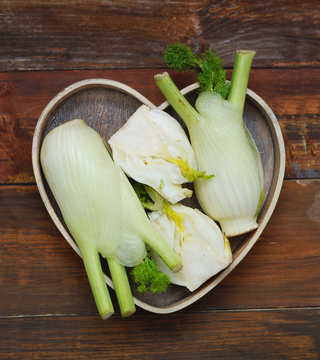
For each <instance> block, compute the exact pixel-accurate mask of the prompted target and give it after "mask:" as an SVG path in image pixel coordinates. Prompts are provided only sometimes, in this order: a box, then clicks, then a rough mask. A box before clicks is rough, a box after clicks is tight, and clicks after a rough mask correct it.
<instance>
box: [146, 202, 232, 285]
mask: <svg viewBox="0 0 320 360" xmlns="http://www.w3.org/2000/svg"><path fill="white" fill-rule="evenodd" d="M167 206H168V205H167ZM167 206H166V207H165V208H162V209H160V210H158V211H153V212H151V213H149V218H150V220H151V222H152V223H153V225H154V227H155V229H157V231H159V233H160V234H161V235H162V236H163V237H164V238H165V239H166V241H167V242H168V244H169V245H170V246H171V247H172V248H173V249H174V250H175V251H176V253H177V254H178V255H179V256H180V258H181V261H182V264H183V268H182V270H180V271H179V272H176V273H173V272H172V271H170V270H169V269H168V268H167V267H166V266H165V265H164V263H163V262H162V260H161V259H160V258H159V256H158V255H157V254H155V253H154V252H151V254H152V257H153V258H154V259H155V261H156V262H157V264H158V266H159V268H160V270H161V271H162V272H163V273H165V274H167V275H168V276H169V277H170V280H171V282H172V283H173V284H176V285H181V286H185V287H187V288H188V290H190V291H194V290H196V289H197V288H198V287H199V286H201V285H202V284H203V283H204V282H205V281H206V280H208V279H209V278H211V277H212V276H214V275H216V274H217V273H219V272H220V271H221V270H223V269H225V268H226V267H227V266H228V265H229V264H230V263H231V261H232V253H231V248H230V244H229V241H228V239H227V238H226V237H225V236H224V235H223V234H222V232H221V230H220V228H219V227H218V225H217V224H216V223H215V222H214V221H213V220H212V219H211V218H209V217H208V216H206V215H205V214H203V213H202V212H201V211H199V210H198V209H192V208H189V207H186V206H183V205H180V204H172V205H169V206H170V210H169V211H168V208H167Z"/></svg>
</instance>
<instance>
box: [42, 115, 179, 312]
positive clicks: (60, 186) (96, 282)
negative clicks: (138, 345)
mask: <svg viewBox="0 0 320 360" xmlns="http://www.w3.org/2000/svg"><path fill="white" fill-rule="evenodd" d="M40 159H41V165H42V169H43V172H44V174H45V177H46V180H47V182H48V184H49V186H50V189H51V191H52V193H53V195H54V197H55V199H56V201H57V204H58V206H59V208H60V210H61V213H62V216H63V218H64V221H65V223H66V225H67V227H68V229H69V231H70V233H71V234H72V236H73V238H74V239H75V241H76V242H77V245H78V246H79V249H80V251H81V255H82V258H83V261H84V264H85V267H86V271H87V275H88V279H89V281H90V284H91V289H92V292H93V295H94V298H95V301H96V305H97V308H98V310H99V313H100V315H101V317H102V318H107V317H108V316H110V315H111V314H112V313H113V307H112V304H111V300H110V298H109V295H108V291H107V287H106V284H105V281H104V277H103V273H102V270H101V265H100V262H99V253H100V254H101V255H102V256H103V257H105V258H107V259H108V264H109V269H110V273H111V276H112V279H113V282H114V285H115V290H116V293H117V297H118V301H119V305H120V307H121V312H122V315H123V316H127V315H130V313H133V312H134V304H133V300H132V295H131V291H130V287H129V283H128V279H127V275H126V272H125V269H124V268H123V266H124V265H126V266H134V265H136V264H138V263H139V262H141V261H142V259H143V258H144V257H145V254H146V249H145V242H146V243H148V244H149V245H150V246H151V247H152V248H153V249H154V250H155V251H156V252H157V253H159V255H160V256H161V257H162V258H163V259H164V261H165V262H166V263H167V264H168V266H169V267H170V268H172V269H173V270H179V268H180V267H181V262H180V259H179V258H178V256H177V255H176V254H175V253H174V251H173V250H172V249H171V248H170V247H169V246H168V245H167V244H166V242H165V241H164V240H163V239H162V238H161V236H160V235H159V234H158V233H157V232H156V231H155V230H154V228H153V226H152V225H151V223H150V221H149V220H148V217H147V216H146V214H145V212H144V209H143V207H142V206H141V204H140V202H139V200H138V198H137V196H136V194H135V192H134V190H133V188H132V187H131V185H130V183H129V181H128V179H127V178H126V176H125V175H124V173H123V172H122V170H121V169H120V168H119V167H118V166H116V165H115V164H114V162H113V161H112V159H111V157H110V155H109V153H108V151H107V149H106V146H105V143H104V142H103V140H102V138H101V137H100V135H99V134H98V133H97V132H96V131H94V130H93V129H92V128H90V127H89V126H87V125H86V124H85V123H84V122H83V121H82V120H73V121H70V122H67V123H66V124H64V125H61V126H59V127H57V128H55V129H54V130H52V131H51V132H50V133H49V134H48V135H47V136H46V137H45V139H44V141H43V144H42V148H41V153H40Z"/></svg>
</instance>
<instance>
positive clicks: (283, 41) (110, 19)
mask: <svg viewBox="0 0 320 360" xmlns="http://www.w3.org/2000/svg"><path fill="white" fill-rule="evenodd" d="M319 15H320V5H319V1H317V0H305V1H300V0H295V1H286V0H280V1H279V0H272V1H268V2H267V3H263V4H261V3H259V2H254V1H250V0H243V1H235V0H226V1H223V2H221V1H217V0H215V1H209V0H201V1H178V0H175V1H169V0H165V1H161V2H156V1H152V0H138V1H134V2H132V1H128V0H122V1H103V0H93V1H90V2H87V1H77V0H70V1H67V2H66V1H63V0H56V1H54V2H52V1H46V0H41V1H36V2H34V1H29V0H2V1H1V3H0V34H1V38H0V39H1V40H0V48H1V52H0V71H14V70H48V69H50V70H52V69H54V70H57V69H69V70H70V69H97V68H100V69H108V68H161V67H163V60H162V54H163V51H164V49H165V47H166V45H167V44H169V43H172V42H176V41H182V42H187V43H189V44H190V45H192V46H194V47H196V48H197V47H200V48H201V49H203V48H207V47H212V48H214V49H215V50H216V52H217V53H218V55H220V56H221V57H223V58H224V60H225V64H226V65H227V66H231V65H232V64H233V61H234V53H235V50H236V49H239V48H250V49H254V50H256V51H257V56H256V60H255V63H254V66H255V67H288V66H290V67H296V66H319V64H320V53H319Z"/></svg>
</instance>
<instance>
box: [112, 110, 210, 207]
mask: <svg viewBox="0 0 320 360" xmlns="http://www.w3.org/2000/svg"><path fill="white" fill-rule="evenodd" d="M109 144H110V146H111V148H112V155H113V159H114V161H115V163H117V164H118V165H119V166H120V167H121V168H122V169H123V170H124V172H125V173H126V174H127V175H128V176H130V177H131V178H133V179H134V180H136V181H138V182H140V183H143V184H146V185H149V186H150V187H152V188H153V189H154V190H156V191H158V192H159V193H160V194H161V195H162V196H163V197H164V198H165V199H167V200H168V201H170V202H172V203H176V202H178V201H180V200H182V199H184V198H186V197H190V196H191V195H192V191H191V190H190V189H186V188H183V187H182V186H181V184H184V183H186V182H192V181H194V180H195V179H196V178H198V177H201V176H204V173H198V172H197V171H196V161H195V157H194V153H193V150H192V148H191V145H190V143H189V140H188V138H187V136H186V134H185V132H184V130H183V128H182V127H181V125H180V124H179V123H178V121H177V120H175V119H174V118H173V117H171V116H170V115H169V114H167V113H166V112H164V111H161V110H158V109H150V108H148V107H147V106H145V105H142V106H140V107H139V108H138V109H137V111H136V112H135V113H134V114H133V115H132V116H131V117H130V118H129V119H128V121H127V122H126V123H125V124H124V125H123V126H122V128H120V129H119V130H118V131H117V132H116V133H115V134H114V135H113V136H112V137H111V138H110V139H109Z"/></svg>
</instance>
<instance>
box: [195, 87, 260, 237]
mask: <svg viewBox="0 0 320 360" xmlns="http://www.w3.org/2000/svg"><path fill="white" fill-rule="evenodd" d="M196 108H197V110H198V111H199V114H200V116H201V119H200V121H199V123H197V124H196V125H194V126H193V125H190V134H191V139H192V140H191V141H192V144H193V148H194V151H195V154H196V159H197V162H198V165H199V166H200V167H201V168H203V169H204V170H205V171H207V172H210V173H213V174H215V176H214V177H213V178H211V179H206V180H202V179H198V180H197V181H196V182H195V192H196V195H197V199H198V201H199V203H200V205H201V207H202V209H204V211H205V212H206V213H207V214H208V215H210V216H211V217H212V218H213V219H216V220H217V221H219V223H220V225H221V227H222V229H223V231H224V233H225V234H226V235H227V236H234V235H239V234H241V233H245V232H247V231H250V230H253V229H255V228H257V226H258V224H257V222H256V217H257V214H258V209H259V207H260V205H261V201H262V198H263V169H262V164H261V160H260V156H259V152H258V150H257V147H256V145H255V144H254V141H253V140H252V138H251V136H250V134H249V132H248V130H247V128H246V127H245V125H244V123H243V120H242V116H241V113H239V111H238V110H237V108H236V106H235V105H233V104H232V103H230V102H228V101H226V100H223V99H222V98H221V97H220V96H219V95H215V94H213V93H201V94H200V95H199V97H198V99H197V102H196ZM200 139H201V140H200ZM208 150H209V151H208Z"/></svg>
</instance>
